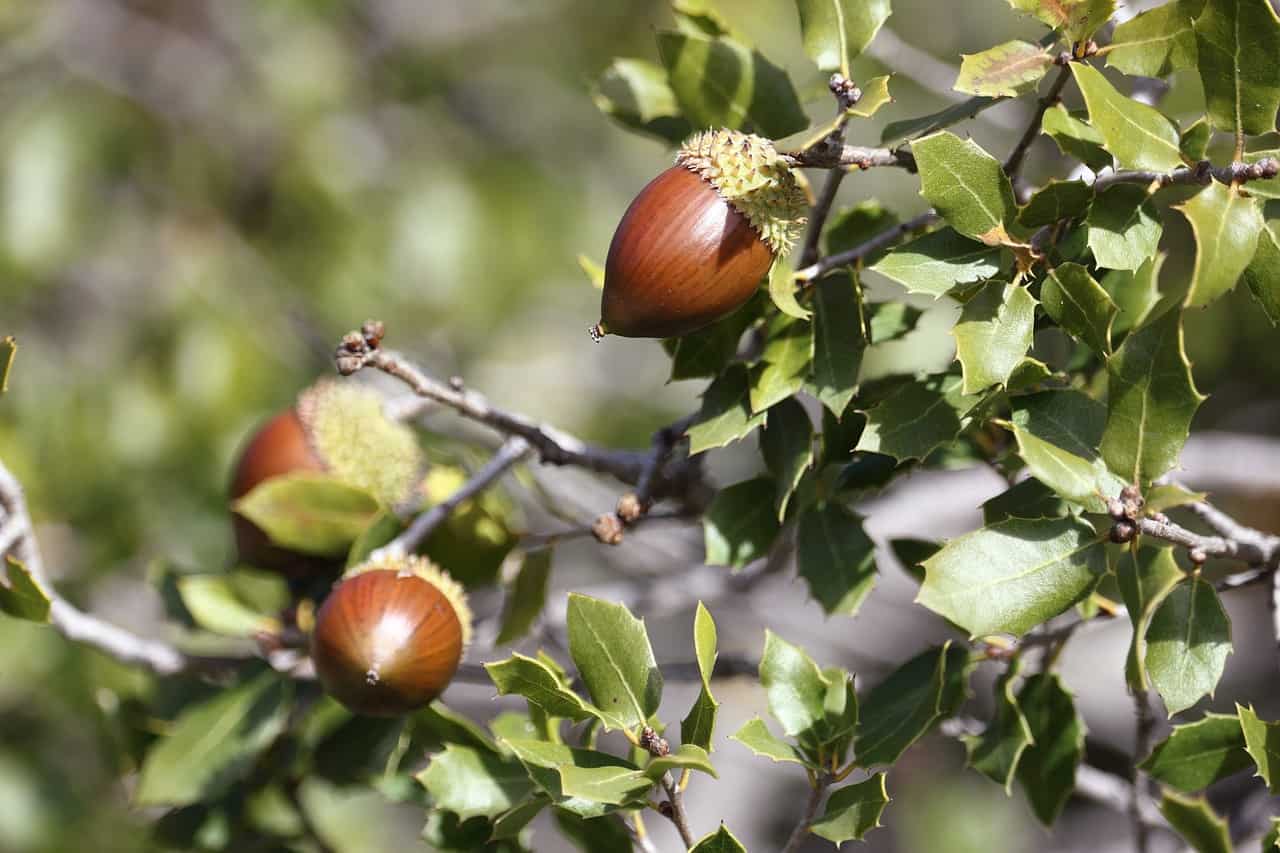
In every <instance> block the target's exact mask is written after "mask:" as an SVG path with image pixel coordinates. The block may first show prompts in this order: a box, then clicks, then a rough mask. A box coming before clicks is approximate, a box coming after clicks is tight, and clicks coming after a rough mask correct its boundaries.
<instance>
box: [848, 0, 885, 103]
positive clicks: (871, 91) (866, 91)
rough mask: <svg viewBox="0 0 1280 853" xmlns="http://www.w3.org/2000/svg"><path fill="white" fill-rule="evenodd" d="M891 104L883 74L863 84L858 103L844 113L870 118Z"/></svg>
mask: <svg viewBox="0 0 1280 853" xmlns="http://www.w3.org/2000/svg"><path fill="white" fill-rule="evenodd" d="M846 2H848V0H846ZM858 5H859V6H862V5H864V4H861V3H860V4H858ZM886 5H887V0H886ZM891 103H893V96H892V95H890V94H889V75H887V74H885V75H882V76H880V77H872V78H871V79H870V80H868V81H866V82H865V83H863V84H862V97H861V98H860V99H859V100H858V103H856V104H854V105H853V106H852V107H850V108H849V109H848V110H847V111H846V112H847V114H848V115H853V116H857V117H858V118H871V117H872V116H873V115H875V114H876V113H878V112H880V108H881V107H883V106H884V105H885V104H891Z"/></svg>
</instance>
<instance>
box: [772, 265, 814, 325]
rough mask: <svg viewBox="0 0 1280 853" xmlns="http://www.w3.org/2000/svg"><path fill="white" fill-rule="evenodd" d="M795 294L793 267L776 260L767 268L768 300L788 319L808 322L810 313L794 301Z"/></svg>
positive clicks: (794, 272)
mask: <svg viewBox="0 0 1280 853" xmlns="http://www.w3.org/2000/svg"><path fill="white" fill-rule="evenodd" d="M797 293H798V291H797V290H796V271H795V267H794V266H792V265H791V264H790V263H789V262H788V261H787V259H785V258H778V259H777V260H775V261H774V262H773V266H771V267H769V298H770V299H772V300H773V304H774V305H776V306H777V307H778V310H779V311H781V312H782V313H783V314H786V315H787V316H788V317H795V318H796V319H798V320H808V319H809V316H810V313H811V312H810V311H809V310H808V309H807V308H805V307H804V306H803V305H801V304H800V303H799V302H798V301H797V300H796V295H797Z"/></svg>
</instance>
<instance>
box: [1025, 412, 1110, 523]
mask: <svg viewBox="0 0 1280 853" xmlns="http://www.w3.org/2000/svg"><path fill="white" fill-rule="evenodd" d="M1106 420H1107V410H1106V407H1105V406H1103V405H1102V404H1101V403H1099V402H1097V401H1096V400H1094V399H1092V398H1091V397H1089V396H1088V395H1086V394H1084V393H1082V392H1080V391H1075V390H1069V389H1068V390H1060V391H1041V392H1039V393H1036V394H1028V395H1026V396H1024V397H1018V398H1016V399H1015V400H1014V401H1013V435H1014V437H1015V438H1016V439H1017V441H1018V455H1019V456H1021V457H1022V459H1023V461H1025V462H1026V463H1027V467H1028V468H1030V470H1031V474H1032V476H1034V477H1035V478H1036V479H1037V480H1039V481H1040V482H1042V483H1044V484H1045V485H1047V486H1049V487H1050V488H1052V489H1053V490H1054V491H1055V492H1057V493H1058V494H1059V495H1061V496H1062V497H1064V498H1066V499H1067V500H1070V501H1073V502H1075V503H1079V504H1084V505H1085V506H1086V507H1087V508H1088V509H1089V510H1090V511H1091V512H1105V511H1106V506H1105V505H1104V499H1105V498H1108V497H1114V496H1116V495H1117V494H1119V493H1120V490H1121V489H1122V488H1124V482H1123V481H1121V480H1120V479H1119V478H1117V477H1116V476H1115V475H1114V474H1111V473H1110V472H1109V471H1107V469H1106V465H1104V464H1103V463H1102V461H1101V457H1100V456H1099V454H1098V450H1097V447H1098V442H1099V441H1100V440H1101V438H1102V428H1103V426H1104V425H1105V424H1106Z"/></svg>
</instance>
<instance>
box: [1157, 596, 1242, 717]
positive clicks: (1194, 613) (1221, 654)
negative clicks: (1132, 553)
mask: <svg viewBox="0 0 1280 853" xmlns="http://www.w3.org/2000/svg"><path fill="white" fill-rule="evenodd" d="M1229 654H1231V622H1230V620H1228V619H1227V613H1226V611H1225V610H1223V609H1222V602H1221V601H1219V600H1218V594H1217V593H1216V592H1215V591H1214V589H1213V586H1212V585H1211V584H1210V583H1208V582H1207V581H1204V580H1201V579H1200V578H1190V579H1188V580H1187V581H1186V582H1184V583H1181V584H1179V585H1178V586H1176V587H1174V589H1173V590H1172V591H1171V592H1170V593H1169V594H1168V595H1166V596H1165V598H1164V601H1162V602H1161V603H1160V605H1159V606H1158V607H1157V608H1156V612H1155V615H1153V616H1152V617H1151V624H1150V626H1149V627H1148V628H1147V671H1148V672H1149V673H1150V674H1151V682H1152V684H1154V685H1155V688H1156V690H1157V691H1159V693H1160V697H1161V698H1162V699H1164V705H1165V708H1166V710H1168V712H1169V716H1173V715H1174V714H1176V713H1178V712H1179V711H1185V710H1186V709H1187V708H1190V707H1191V706H1192V705H1194V704H1195V703H1196V702H1198V701H1200V698H1201V697H1203V696H1206V695H1208V696H1212V695H1213V691H1214V688H1215V687H1217V685H1218V679H1220V678H1221V677H1222V670H1223V668H1224V667H1225V666H1226V663H1227V655H1229Z"/></svg>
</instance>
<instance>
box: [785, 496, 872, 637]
mask: <svg viewBox="0 0 1280 853" xmlns="http://www.w3.org/2000/svg"><path fill="white" fill-rule="evenodd" d="M797 539H798V542H797V546H796V563H797V566H798V569H799V573H800V577H802V578H804V579H805V581H806V582H807V583H808V584H809V592H810V594H812V595H813V597H814V598H815V599H816V600H817V601H818V603H819V604H821V605H822V609H823V611H825V612H826V613H827V614H828V615H830V614H832V613H841V614H844V615H848V616H852V615H853V614H855V613H857V612H858V608H859V607H861V606H862V602H863V601H865V600H866V598H867V596H868V595H869V594H870V593H871V590H872V589H873V588H874V587H875V585H876V554H875V543H874V542H872V541H871V539H870V538H869V537H868V536H867V534H866V533H865V532H864V531H863V529H862V518H861V517H859V516H857V515H855V514H854V513H853V512H852V511H850V510H848V509H846V508H845V507H844V505H842V504H838V503H822V504H818V505H816V506H812V507H809V508H807V509H805V511H804V512H803V513H802V514H801V516H800V526H799V535H798V537H797Z"/></svg>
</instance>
